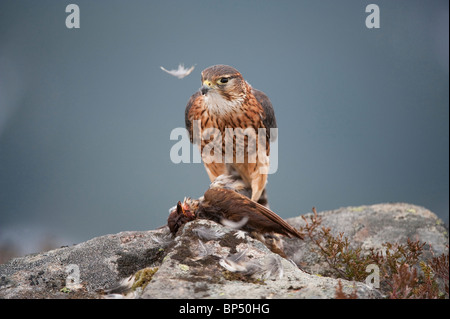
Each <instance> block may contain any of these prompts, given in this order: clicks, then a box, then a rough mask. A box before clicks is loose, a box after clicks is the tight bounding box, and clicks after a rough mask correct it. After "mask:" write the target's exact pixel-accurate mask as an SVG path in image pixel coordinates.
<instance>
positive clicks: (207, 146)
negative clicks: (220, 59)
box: [185, 65, 277, 204]
mask: <svg viewBox="0 0 450 319" xmlns="http://www.w3.org/2000/svg"><path fill="white" fill-rule="evenodd" d="M201 81H202V84H203V86H202V87H201V89H200V90H199V91H198V92H196V93H194V94H193V95H192V96H191V98H190V99H189V102H188V104H187V106H186V111H185V121H186V129H187V130H188V132H189V134H190V138H191V142H193V143H196V144H198V145H199V147H200V152H201V154H202V158H203V162H204V165H205V169H206V171H207V173H208V176H209V178H210V180H211V182H212V181H214V180H215V179H216V177H217V176H219V175H222V174H232V173H238V174H239V175H240V176H241V179H242V180H243V181H244V182H245V183H246V184H247V185H248V186H249V187H251V190H252V194H251V199H252V200H254V201H258V200H260V203H261V204H266V203H267V201H266V199H265V196H262V197H261V194H262V193H263V191H264V189H265V185H266V182H267V172H268V167H269V154H270V139H271V138H272V139H273V138H276V136H270V129H271V128H276V127H277V125H276V119H275V115H274V111H273V107H272V103H271V102H270V100H269V98H268V97H267V96H266V95H265V94H264V93H263V92H261V91H258V90H256V89H254V88H252V87H251V85H250V84H248V83H247V82H246V81H245V80H244V78H243V77H242V75H241V73H240V72H239V71H238V70H236V69H235V68H233V67H231V66H226V65H215V66H212V67H209V68H207V69H205V70H203V72H202V78H201ZM222 82H224V83H222ZM195 121H199V122H195ZM196 123H200V127H199V129H198V130H197V131H196V130H195V128H194V126H195V124H196ZM262 128H263V129H265V133H266V134H265V136H263V139H257V134H258V133H259V131H258V129H262ZM208 129H210V131H208ZM214 129H216V131H215V133H217V132H220V136H219V137H221V139H216V138H217V135H218V134H212V135H210V136H206V137H205V136H204V135H203V136H201V135H200V134H205V132H212V131H211V130H214ZM227 129H232V130H233V131H229V130H228V131H227ZM239 129H241V130H239ZM196 132H197V133H196ZM230 132H232V133H234V134H233V135H231V134H229V133H230ZM202 137H203V138H202ZM231 138H232V140H231ZM227 141H228V142H227ZM250 141H252V142H254V143H255V144H254V145H256V147H255V149H249V148H248V146H249V144H250V145H252V144H251V143H250ZM261 141H263V142H264V143H262V142H261ZM231 145H232V146H231ZM227 146H228V148H227ZM231 147H232V152H231ZM261 148H264V149H261ZM217 149H220V150H221V152H220V153H219V155H218V156H217V157H214V156H213V155H212V154H211V151H212V150H217ZM227 150H228V151H230V152H228V151H227ZM239 150H243V153H239ZM229 154H232V155H229ZM240 155H242V156H241V157H240ZM261 172H266V173H261Z"/></svg>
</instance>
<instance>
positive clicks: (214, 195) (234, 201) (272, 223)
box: [198, 188, 303, 239]
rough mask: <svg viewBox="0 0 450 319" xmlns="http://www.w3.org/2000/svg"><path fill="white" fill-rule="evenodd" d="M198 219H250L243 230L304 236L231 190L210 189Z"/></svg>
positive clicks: (201, 206)
mask: <svg viewBox="0 0 450 319" xmlns="http://www.w3.org/2000/svg"><path fill="white" fill-rule="evenodd" d="M198 217H201V218H207V219H212V220H215V221H217V222H220V219H221V218H226V219H229V220H231V221H235V222H238V221H240V220H242V218H244V217H248V221H247V224H246V225H244V227H243V229H244V230H247V231H257V232H261V233H268V232H274V233H278V234H281V235H285V236H288V237H297V238H300V239H303V236H302V235H301V234H300V233H299V232H298V231H297V230H295V229H294V228H293V227H292V226H291V225H289V224H288V223H286V222H285V221H284V220H283V219H282V218H281V217H280V216H278V215H277V214H275V213H274V212H273V211H271V210H270V209H268V208H267V207H264V206H262V205H260V204H258V203H256V202H254V201H252V200H250V199H249V198H247V197H245V196H244V195H241V194H238V193H236V192H235V191H233V190H229V189H223V188H219V189H209V190H207V191H206V192H205V195H204V201H203V203H202V204H201V205H200V207H199V211H198Z"/></svg>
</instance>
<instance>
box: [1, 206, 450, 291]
mask: <svg viewBox="0 0 450 319" xmlns="http://www.w3.org/2000/svg"><path fill="white" fill-rule="evenodd" d="M319 215H320V216H322V218H323V225H324V226H327V227H330V228H331V229H332V232H333V234H338V233H339V232H344V233H345V236H347V237H348V238H349V239H350V241H351V243H352V245H355V247H357V246H361V247H363V249H370V248H372V247H373V248H377V249H378V248H382V243H384V242H386V241H390V242H392V243H394V242H400V243H401V242H405V241H406V239H407V238H410V239H413V240H416V239H418V240H421V241H426V242H427V244H428V245H429V247H430V252H431V250H432V251H433V252H435V253H442V252H444V251H446V249H447V248H446V245H447V243H448V234H447V231H446V229H445V228H444V227H443V225H442V222H441V220H440V219H438V218H437V217H436V216H435V215H434V214H433V213H431V212H430V211H428V210H426V209H424V208H422V207H418V206H413V205H408V204H380V205H373V206H361V207H347V208H341V209H338V210H334V211H329V212H323V213H319ZM288 222H289V223H290V224H292V225H293V226H295V227H299V226H301V225H302V224H304V221H303V219H302V218H301V217H295V218H291V219H288ZM312 246H313V244H312V243H311V242H309V241H308V240H305V241H300V240H297V239H285V240H284V250H285V252H286V255H287V258H282V257H280V256H279V255H278V254H275V253H273V252H271V251H270V250H269V249H268V248H267V247H266V246H265V245H264V244H263V243H261V242H260V241H258V240H255V239H253V238H251V237H250V236H249V235H248V234H237V232H236V231H235V230H232V229H229V228H226V227H223V226H222V225H219V224H217V223H214V222H212V221H207V220H195V221H193V222H190V223H188V224H186V225H185V226H184V227H183V228H182V229H181V230H180V231H179V233H178V235H177V237H175V239H173V238H172V236H171V235H170V233H169V232H168V229H167V228H166V227H163V228H160V229H156V230H151V231H129V232H121V233H118V234H113V235H106V236H101V237H97V238H94V239H92V240H89V241H87V242H84V243H80V244H78V245H75V246H72V247H65V248H60V249H55V250H51V251H48V252H44V253H39V254H33V255H28V256H25V257H21V258H16V259H13V260H11V261H10V262H8V263H6V264H3V265H0V298H104V297H122V296H123V295H125V293H123V291H121V290H120V289H114V288H117V286H118V284H119V283H121V284H122V285H125V284H126V285H128V286H131V285H132V283H133V280H129V279H128V278H129V277H130V276H131V278H133V276H134V274H135V273H136V272H138V271H140V270H142V269H149V271H148V272H146V274H148V276H147V277H148V278H146V277H145V276H142V278H144V279H140V281H138V282H135V283H134V286H133V290H130V291H131V292H130V293H128V294H127V297H134V298H186V299H187V298H258V299H259V298H334V297H335V293H336V287H337V285H338V280H337V279H335V278H331V277H324V276H319V275H317V274H323V273H326V267H327V265H326V264H325V263H324V262H323V260H321V259H320V257H319V256H318V255H317V254H316V253H315V252H314V251H313V250H312V249H311V248H312ZM297 266H300V268H301V269H302V270H301V269H299V267H297ZM305 271H306V272H305ZM141 273H142V272H141ZM341 283H342V287H343V291H344V292H345V293H347V294H350V293H352V292H353V291H355V290H356V293H357V296H358V297H359V298H380V297H382V295H381V294H380V293H379V292H378V291H377V290H376V289H372V288H370V287H369V286H367V285H366V284H365V283H362V282H356V283H355V282H349V281H346V280H341ZM122 290H123V289H122ZM118 292H121V294H119V293H118ZM122 293H123V294H122Z"/></svg>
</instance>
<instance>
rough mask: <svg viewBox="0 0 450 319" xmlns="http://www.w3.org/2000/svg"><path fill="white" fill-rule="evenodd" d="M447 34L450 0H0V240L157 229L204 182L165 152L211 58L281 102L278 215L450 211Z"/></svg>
mask: <svg viewBox="0 0 450 319" xmlns="http://www.w3.org/2000/svg"><path fill="white" fill-rule="evenodd" d="M70 3H76V4H78V5H79V7H80V11H81V21H80V22H81V28H80V29H67V28H66V26H65V19H66V16H67V15H68V13H66V12H65V8H66V6H67V5H68V4H70ZM370 3H376V4H378V6H379V7H380V11H381V28H380V29H367V28H366V26H365V19H366V16H367V15H368V13H366V12H365V8H366V5H368V4H370ZM448 36H449V2H448V1H447V0H442V1H439V0H432V1H429V0H421V1H412V0H408V1H400V0H398V1H382V0H373V1H372V0H371V1H360V0H354V1H335V0H328V1H324V0H321V1H317V0H307V1H298V0H297V1H261V0H258V1H249V0H247V1H233V0H229V1H215V0H205V1H136V0H133V1H131V0H129V1H111V0H109V1H82V0H71V1H56V0H54V1H50V0H41V1H25V0H1V1H0V241H3V242H7V243H9V244H12V245H16V247H17V248H18V249H20V251H21V252H22V253H25V252H30V251H33V250H39V249H40V247H39V245H43V244H42V242H43V241H44V242H45V241H51V242H52V244H54V245H56V246H58V245H66V244H69V245H70V244H73V243H77V242H80V241H84V240H87V239H90V238H92V237H95V236H100V235H103V234H107V233H116V232H119V231H123V230H146V229H153V228H156V227H158V226H161V225H163V224H165V222H166V218H167V215H168V209H169V207H171V206H173V205H174V204H175V203H176V202H177V201H178V200H180V199H181V200H182V199H183V197H184V196H194V197H198V196H200V195H202V193H203V192H204V190H205V189H206V188H207V187H208V184H209V180H208V177H207V174H206V173H205V171H204V168H203V165H202V164H179V165H176V164H173V163H172V162H171V160H170V157H169V152H170V149H171V147H172V146H173V145H174V144H175V142H176V141H171V140H170V139H169V136H170V132H171V131H172V130H173V129H174V128H176V127H184V108H185V105H186V102H187V101H188V99H189V97H190V95H191V94H193V93H194V92H195V91H196V90H197V89H198V88H199V87H200V72H201V70H203V69H204V68H206V67H208V66H210V65H213V64H229V65H232V66H234V67H236V68H237V69H238V70H240V71H241V73H242V74H243V75H244V77H245V78H246V79H247V80H248V81H249V82H250V83H251V84H252V85H253V86H254V87H256V88H258V89H260V90H262V91H264V92H265V93H266V94H267V95H268V96H269V97H270V98H271V100H272V103H273V105H274V108H275V112H276V116H277V120H278V125H279V154H278V159H279V167H278V171H277V173H276V174H273V175H270V176H269V184H268V191H269V200H270V203H271V208H272V209H273V210H274V211H275V212H277V213H278V214H279V215H281V216H282V217H284V218H288V217H293V216H297V215H299V214H303V213H306V212H309V211H310V210H311V207H313V206H315V207H317V209H318V210H319V211H322V210H329V209H336V208H339V207H342V206H350V205H352V206H353V205H369V204H375V203H381V202H408V203H412V204H417V205H421V206H425V207H427V208H429V209H430V210H432V211H433V212H435V213H436V214H438V215H439V216H440V217H441V218H443V219H444V220H445V221H448V214H449V62H448V60H449V49H448V46H449V44H448ZM180 62H181V63H185V65H186V66H187V67H189V66H191V65H194V64H195V65H196V68H195V70H194V71H193V73H192V74H191V75H190V76H188V77H186V78H184V79H182V80H179V79H177V78H175V77H172V76H170V75H168V74H166V73H164V72H163V71H161V70H160V68H159V67H160V66H164V67H165V68H167V69H172V68H176V67H177V66H178V64H179V63H180Z"/></svg>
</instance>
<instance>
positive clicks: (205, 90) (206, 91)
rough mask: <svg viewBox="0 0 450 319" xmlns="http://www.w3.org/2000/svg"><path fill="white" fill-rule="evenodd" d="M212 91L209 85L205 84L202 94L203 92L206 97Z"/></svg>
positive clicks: (201, 90)
mask: <svg viewBox="0 0 450 319" xmlns="http://www.w3.org/2000/svg"><path fill="white" fill-rule="evenodd" d="M210 89H211V88H210V87H209V86H208V85H206V84H203V85H202V87H201V88H200V92H202V95H206V93H208V91H209V90H210Z"/></svg>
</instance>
